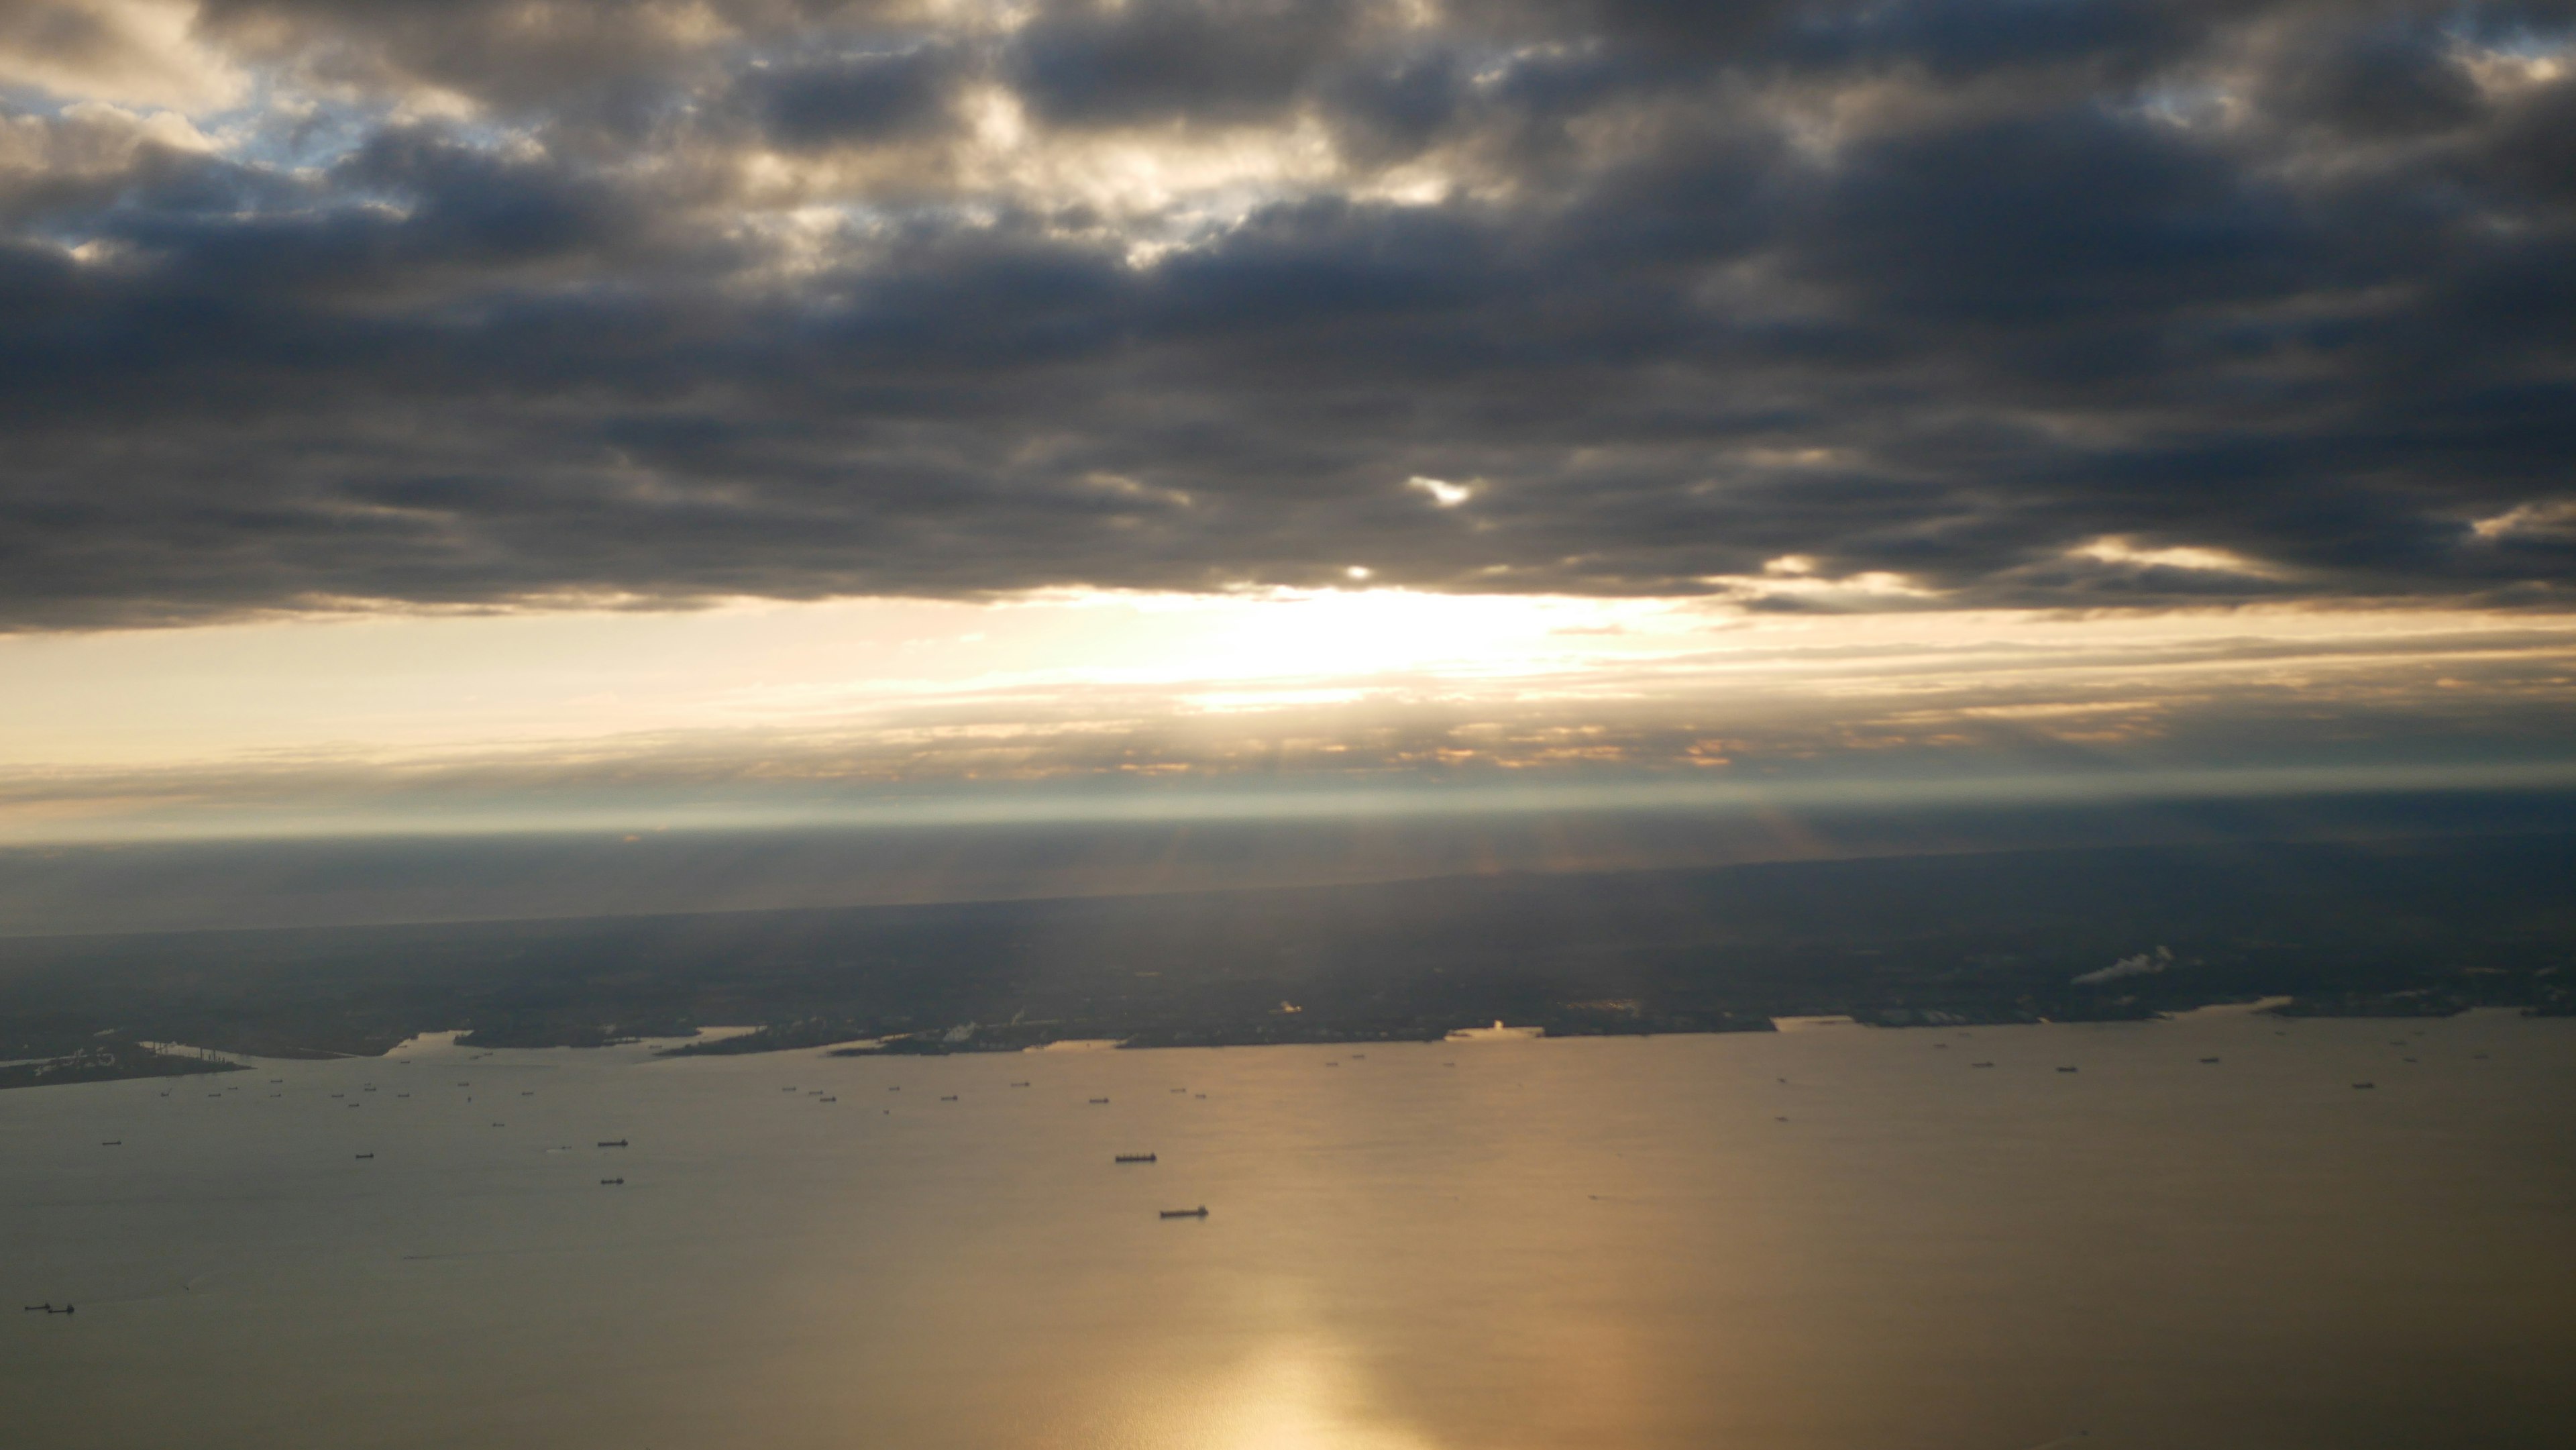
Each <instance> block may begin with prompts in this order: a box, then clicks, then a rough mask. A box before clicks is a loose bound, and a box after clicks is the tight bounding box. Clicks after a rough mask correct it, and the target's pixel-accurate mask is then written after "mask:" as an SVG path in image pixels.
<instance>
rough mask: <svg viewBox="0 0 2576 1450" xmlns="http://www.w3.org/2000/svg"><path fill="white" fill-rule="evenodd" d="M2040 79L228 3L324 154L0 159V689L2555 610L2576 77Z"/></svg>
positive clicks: (2026, 61)
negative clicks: (1116, 641)
mask: <svg viewBox="0 0 2576 1450" xmlns="http://www.w3.org/2000/svg"><path fill="white" fill-rule="evenodd" d="M2046 12H2047V13H2046V14H2045V15H2041V14H2039V13H2038V12H2036V11H2031V10H2030V9H2029V7H2022V6H2016V5H2012V4H2000V5H1971V4H1966V3H1964V0H1925V3H1917V4H1912V5H1902V4H1900V5H1875V6H1868V7H1857V8H1856V7H1845V6H1831V5H1801V6H1775V7H1749V8H1747V7H1709V6H1651V5H1650V6H1631V5H1585V6H1546V5H1534V4H1533V5H1505V4H1492V5H1461V6H1456V7H1453V8H1452V9H1451V11H1450V12H1448V14H1447V18H1446V19H1444V20H1442V21H1441V22H1439V23H1438V24H1436V25H1433V26H1430V27H1428V28H1424V27H1418V26H1412V25H1409V24H1406V23H1402V20H1401V15H1400V14H1399V13H1398V12H1395V11H1393V10H1384V11H1381V10H1377V9H1371V8H1366V7H1362V6H1359V5H1356V4H1349V5H1345V4H1319V5H1291V4H1284V3H1281V4H1273V3H1260V4H1233V3H1227V4H1217V3H1210V4H1206V5H1198V4H1190V3H1185V0H1155V3H1152V4H1146V5H1131V6H1127V7H1124V8H1122V9H1119V10H1116V11H1114V12H1113V11H1110V10H1106V9H1095V8H1092V7H1089V6H1084V5H1068V6H1059V7H1050V8H1047V9H1045V10H1044V11H1042V12H1041V13H1040V14H1039V15H1038V17H1037V18H1036V19H1035V20H1034V21H1032V22H1031V23H1030V24H1029V25H1027V26H1025V27H1023V28H1021V29H1019V30H1018V31H1016V32H1009V33H1005V32H1001V31H974V30H966V29H956V30H941V29H939V28H938V27H937V25H935V24H934V23H933V22H932V20H931V19H929V18H926V17H927V12H912V11H908V10H905V9H902V8H899V7H867V6H850V7H837V6H820V5H814V6H805V5H798V4H792V3H789V0H758V3H754V0H740V3H730V4H724V5H718V6H715V7H713V8H712V9H710V10H708V11H707V12H706V13H707V14H709V15H713V16H715V17H716V18H717V19H718V20H719V21H720V22H721V23H720V24H718V25H716V26H715V27H713V28H712V29H709V28H708V27H705V26H701V27H699V28H698V29H696V30H692V29H691V28H690V27H689V26H686V25H682V24H679V23H677V21H676V20H675V19H674V17H675V16H677V15H678V13H679V12H678V11H677V10H676V9H674V8H672V7H668V6H660V5H655V4H647V3H641V0H638V3H630V4H610V3H604V0H603V3H595V4H577V3H572V0H559V3H553V4H547V5H540V6H535V7H527V6H516V5H514V6H508V7H503V6H498V5H482V4H466V5H459V6H449V7H435V8H432V9H424V8H422V7H417V6H409V5H390V4H388V5H369V4H346V5H343V4H334V5H327V6H326V5H319V4H313V5H306V4H302V3H300V0H258V3H253V0H221V3H216V4H212V5H209V6H208V7H207V9H206V11H205V13H204V15H203V17H202V19H201V23H200V34H201V36H203V37H204V38H205V39H206V40H207V41H208V42H209V43H210V44H214V45H217V46H218V47H230V50H229V51H228V52H227V53H229V54H232V55H234V56H235V57H236V58H238V59H239V60H240V61H241V62H242V63H244V64H252V65H258V66H264V67H268V68H269V73H270V74H271V75H272V77H273V83H274V84H276V85H278V86H282V87H286V88H288V89H289V90H291V89H292V87H293V86H294V85H296V84H300V83H302V82H299V81H297V80H296V77H299V76H302V77H323V76H328V77H334V78H336V80H335V81H334V84H335V85H338V86H342V87H345V88H347V89H345V90H343V91H335V92H334V93H333V94H334V95H335V96H338V97H339V99H335V100H332V101H331V102H330V104H331V105H332V106H333V107H336V108H337V109H335V110H333V111H332V112H331V116H332V117H333V119H332V122H331V124H332V125H333V126H335V127H338V128H340V130H343V131H346V132H347V133H348V134H349V136H350V138H351V139H350V141H349V143H348V144H346V145H340V146H337V147H336V148H335V149H332V150H331V151H330V154H328V155H325V156H321V157H319V158H315V157H311V156H307V155H305V154H304V153H303V152H300V151H296V150H295V149H294V147H295V146H303V145H308V144H318V143H311V142H309V141H307V140H301V139H292V138H300V137H305V136H307V135H308V133H310V132H311V129H312V126H313V124H314V123H313V122H312V121H311V120H310V118H309V117H305V118H299V117H291V116H287V115H286V114H285V113H283V112H280V113H278V115H276V116H274V117H270V118H266V119H262V118H261V117H259V116H253V117H252V119H251V121H250V122H248V123H246V124H248V126H249V128H250V129H249V130H248V131H247V132H244V133H243V134H246V135H248V136H249V137H250V139H249V140H248V141H235V142H227V143H226V145H225V146H223V147H222V148H220V149H219V151H218V152H216V153H211V154H210V153H205V152H201V151H192V150H185V149H181V148H174V147H173V146H171V145H169V144H167V143H166V142H164V141H153V140H150V139H149V138H148V136H147V135H146V128H147V127H148V126H152V125H158V126H161V127H163V128H164V134H175V133H170V132H168V130H167V128H168V126H169V125H170V124H171V123H169V122H167V121H157V122H156V121H152V120H151V119H150V118H149V117H148V116H146V115H144V114H143V113H141V112H137V111H120V112H115V113H109V112H105V111H100V110H98V109H96V108H91V109H86V110H84V109H81V108H80V107H79V106H78V105H77V104H76V103H75V102H74V100H72V99H69V98H64V97H54V98H50V99H47V98H42V97H38V98H35V99H33V100H28V99H25V98H22V99H21V100H20V101H19V102H13V103H12V104H15V105H17V106H18V109H17V110H16V111H15V112H14V113H12V114H10V115H9V116H7V117H6V118H5V123H6V125H7V127H8V128H9V129H8V130H7V131H6V132H0V135H5V136H7V137H10V138H18V139H17V140H15V141H13V142H12V143H11V144H12V145H13V146H14V148H15V149H12V150H10V151H8V152H7V153H5V155H0V310H5V311H6V313H7V315H8V316H9V317H10V318H11V319H12V325H11V326H10V327H9V328H7V329H6V330H0V427H5V428H6V429H7V431H8V435H9V447H8V450H7V453H6V456H5V458H0V621H5V622H6V623H7V624H9V625H12V626H16V627H39V628H41V627H56V626H73V625H86V624H100V623H119V622H128V623H131V622H179V621H187V620H192V619H202V618H213V617H222V616H225V615H229V614H235V613H239V612H244V611H259V610H270V609H291V608H298V607H307V606H309V605H311V604H312V603H314V602H316V601H327V600H330V599H343V598H366V599H381V600H396V601H413V602H419V603H436V604H458V603H503V602H509V601H514V600H528V599H540V598H546V597H554V596H562V595H568V594H578V595H582V596H586V597H591V596H600V595H616V596H625V597H631V598H636V599H641V600H644V601H648V602H649V601H660V602H664V603H673V604H677V603H684V602H686V601H687V600H690V599H692V598H697V597H703V596H709V595H719V594H729V593H750V594H762V595H773V596H779V597H817V596H824V595H830V594H835V593H849V592H906V593H928V594H975V593H980V592H988V591H1008V590H1013V589H1021V588H1028V587H1036V586H1047V585H1069V584H1088V585H1102V586H1139V587H1164V588H1205V587H1216V586H1222V585H1227V584H1236V583H1246V582H1252V583H1279V584H1317V583H1327V582H1332V581H1336V580H1338V579H1340V578H1341V577H1342V573H1343V570H1344V569H1346V568H1347V567H1348V566H1350V565H1352V564H1355V563H1356V564H1365V565H1367V566H1368V567H1370V568H1371V569H1373V570H1374V571H1376V577H1377V578H1378V579H1379V580H1381V581H1384V582H1391V583H1400V584H1410V585H1416V586H1421V587H1430V588H1447V589H1480V590H1484V589H1550V590H1567V591H1574V592H1592V593H1634V592H1696V591H1717V592H1742V589H1743V586H1742V585H1741V584H1740V583H1738V582H1730V581H1741V580H1743V579H1745V578H1751V577H1759V576H1761V574H1762V571H1763V570H1764V568H1765V566H1766V563H1767V562H1768V561H1771V560H1775V559H1778V558H1780V557H1782V556H1786V555H1799V556H1805V557H1806V558H1807V559H1809V560H1811V561H1812V564H1811V565H1810V566H1809V567H1811V568H1812V570H1813V571H1814V574H1815V575H1816V576H1817V577H1819V578H1823V579H1827V580H1830V579H1837V578H1849V577H1853V576H1861V575H1869V574H1873V573H1887V574H1894V575H1899V576H1903V579H1904V580H1905V581H1907V584H1908V588H1909V589H1910V590H1912V591H1913V592H1882V593H1881V594H1879V595H1877V596H1874V597H1875V599H1876V607H1908V608H1920V607H1937V606H1942V605H1954V604H1961V605H2002V604H2011V605H2041V606H2059V605H2084V606H2097V605H2099V606H2121V607H2127V606H2148V607H2151V606H2160V605H2169V604H2174V603H2183V602H2213V601H2215V602H2224V601H2230V600H2266V599H2274V600H2276V599H2319V600H2349V599H2386V598H2401V597H2416V598H2432V599H2454V600H2468V601H2479V602H2485V603H2493V604H2506V605H2518V606H2534V607H2563V606H2564V605H2565V604H2566V603H2567V602H2568V600H2567V580H2568V578H2569V566H2570V564H2571V563H2576V540H2571V538H2570V537H2569V535H2568V532H2567V531H2566V530H2564V529H2559V528H2553V527H2540V526H2522V525H2514V526H2507V525H2505V524H2500V523H2497V522H2495V521H2497V520H2503V519H2508V518H2522V519H2548V518H2554V517H2557V516H2558V515H2557V514H2555V513H2553V512H2551V510H2553V509H2557V508H2560V507H2562V506H2563V505H2564V504H2566V503H2567V502H2568V501H2569V500H2570V499H2571V497H2576V484H2571V480H2570V478H2569V476H2568V474H2567V471H2566V466H2565V460H2566V459H2567V458H2569V457H2571V456H2576V383H2571V382H2570V379H2571V377H2576V368H2571V364H2576V342H2571V338H2576V325H2571V324H2576V281H2571V280H2570V279H2571V278H2576V185H2571V182H2570V181H2569V178H2570V177H2571V176H2576V151H2571V149H2570V148H2571V145H2576V142H2571V141H2570V139H2569V138H2570V137H2571V136H2576V77H2571V76H2570V75H2569V74H2567V68H2566V66H2565V64H2564V63H2563V61H2562V62H2558V63H2556V68H2555V69H2552V67H2551V66H2550V65H2546V64H2538V63H2535V61H2534V58H2535V57H2545V56H2548V55H2563V54H2564V53H2565V48H2566V47H2567V46H2568V45H2569V44H2570V43H2571V39H2572V38H2576V21H2571V18H2570V11H2569V10H2568V9H2567V8H2566V7H2551V6H2521V7H2510V8H2501V7H2485V8H2481V7H2471V8H2470V9H2468V10H2465V11H2461V10H2454V9H2450V8H2442V9H2434V8H2429V7H2406V6H2380V7H2319V6H2310V5H2304V4H2298V3H2291V0H2280V3H2270V4H2266V3H2254V0H2248V3H2244V4H2228V5H2220V4H2212V5H2207V6H2176V7H2149V8H2143V9H2142V8H2138V7H2132V6H2125V5H2120V4H2098V5H2087V4H2072V3H2070V4H2066V5H2058V6H2050V7H2046ZM11 43H13V42H11V41H9V40H6V39H0V45H6V44H11ZM14 43H23V42H14ZM2006 73H2009V74H2008V76H2007V75H2006ZM550 74H551V75H553V76H554V77H555V79H554V81H553V83H551V85H549V84H548V83H546V82H545V81H544V77H546V76H547V75H550ZM1998 76H2005V78H2004V79H2001V80H1998V79H1997V77H1998ZM426 85H435V86H437V87H440V88H442V89H443V90H444V91H445V92H450V93H453V94H457V95H464V96H468V97H474V98H479V102H480V104H481V105H482V106H483V107H484V109H483V110H481V111H479V112H477V113H475V114H472V115H466V116H460V117H457V118H455V119H451V120H447V121H437V122H431V121H423V120H421V119H418V117H417V116H416V115H414V114H412V111H416V110H417V109H418V103H419V99H420V96H421V95H422V94H424V93H423V92H420V91H419V90H418V89H417V88H418V87H420V86H426ZM993 86H1002V87H1006V88H1011V89H1015V90H1016V92H1017V94H1018V96H1019V99H1020V101H1021V104H1022V114H1023V118H1024V120H1023V124H1024V126H1025V128H1026V131H1025V134H1024V135H1023V136H1022V138H1021V139H1020V140H1018V141H1016V142H1012V143H1009V148H1011V149H1004V150H999V151H997V150H994V149H992V148H994V147H995V146H998V145H1002V144H1004V143H1000V142H995V141H993V140H992V139H991V138H990V137H986V136H982V135H980V133H973V132H972V131H971V128H968V127H966V126H965V125H964V124H963V123H962V121H961V119H960V118H961V114H962V112H961V107H963V106H964V105H965V104H966V100H965V98H966V97H968V96H969V95H970V94H971V93H976V92H977V89H978V88H982V87H993ZM2213 86H2227V87H2233V88H2234V89H2232V90H2230V91H2228V93H2227V94H2226V95H2225V96H2224V97H2223V98H2213V96H2212V94H2211V93H2210V88H2211V87H2213ZM352 96H354V97H355V98H356V99H354V100H352V99H349V97H352ZM2221 99H2223V101H2224V104H2223V105H2221V104H2220V100H2221ZM1828 118H1830V122H1829V123H1828ZM210 124H211V123H210ZM299 127H300V128H303V129H301V130H299V129H297V128H299ZM334 134H337V133H336V132H335V133H334ZM280 137H288V138H290V139H289V140H281V139H277V138H280ZM1318 138H1322V139H1321V141H1320V143H1319V141H1318ZM290 140H292V144H290ZM1319 144H1320V145H1321V147H1322V149H1321V150H1318V149H1317V147H1318V145H1319ZM1191 146H1198V147H1202V148H1205V149H1201V150H1198V151H1189V150H1187V149H1186V148H1188V147H1191ZM979 148H981V149H979ZM1158 148H1160V149H1159V150H1158ZM1173 148H1181V149H1173ZM897 151H900V152H901V153H902V159H901V161H900V166H899V168H898V169H896V170H880V171H877V172H868V171H866V170H865V169H864V164H863V163H868V162H869V161H870V158H872V157H877V156H879V155H880V154H885V155H892V154H893V153H894V152H897ZM774 153H783V154H785V155H786V156H787V157H788V158H790V159H789V161H788V162H787V163H783V164H782V163H779V162H777V161H776V160H775V156H774ZM1139 155H1143V156H1156V155H1160V156H1162V157H1164V158H1165V159H1167V160H1168V162H1169V170H1168V171H1167V172H1162V173H1156V175H1155V177H1154V179H1153V180H1152V184H1151V185H1150V186H1146V187H1142V188H1129V189H1124V190H1122V189H1120V188H1121V186H1122V185H1123V184H1124V183H1123V182H1119V181H1118V178H1120V177H1123V176H1126V175H1128V174H1129V172H1128V171H1126V170H1123V169H1122V168H1126V167H1129V165H1130V160H1129V159H1125V158H1133V157H1135V156H1139ZM799 158H801V159H799ZM1247 158H1248V159H1247ZM782 165H783V169H782ZM851 165H860V166H861V169H860V170H858V171H848V170H846V168H847V167H848V166H851ZM885 165H886V166H889V167H893V166H895V165H896V163H895V162H893V161H888V162H886V163H885ZM799 167H802V168H804V169H801V170H800V169H798V168H799ZM836 167H838V168H845V169H841V170H835V169H833V168H836ZM764 168H766V169H764ZM1229 168H1231V169H1229ZM852 176H857V177H859V178H860V179H857V180H852V179H850V178H851V177H852ZM889 177H891V178H893V179H891V180H889V179H888V178H889ZM1103 178H1108V180H1107V181H1104V180H1103ZM74 248H78V249H79V251H78V252H77V254H76V253H75V252H74V250H73V249H74ZM1417 474H1420V475H1424V476H1430V477H1438V478H1475V479H1478V480H1481V481H1482V482H1481V484H1480V486H1479V487H1478V489H1477V491H1476V493H1475V495H1474V497H1473V499H1472V500H1471V501H1470V502H1468V503H1466V504H1464V505H1462V506H1460V507H1458V508H1454V509H1439V508H1432V507H1428V506H1426V505H1425V504H1424V502H1423V500H1422V498H1421V496H1420V494H1419V492H1418V491H1416V490H1410V489H1408V488H1406V487H1405V486H1404V480H1406V479H1407V478H1410V477H1412V476H1414V475H1417ZM2517 510H2520V511H2522V512H2521V513H2517V512H2516V511H2517ZM2231 560H2233V561H2236V562H2233V563H2231V562H2230V561H2231ZM1756 592H1759V591H1756ZM1819 601H1826V602H1830V603H1831V604H1832V606H1833V607H1838V608H1842V607H1855V606H1857V605H1859V604H1862V603H1864V602H1867V600H1866V599H1865V597H1864V596H1861V595H1858V594H1852V593H1849V592H1846V593H1843V594H1836V595H1831V596H1827V595H1823V594H1813V595H1800V594H1795V593H1789V592H1784V591H1771V592H1770V593H1768V594H1767V595H1765V596H1764V602H1766V603H1767V604H1768V605H1769V606H1771V607H1800V606H1801V605H1802V603H1803V604H1804V605H1805V606H1807V607H1814V606H1815V605H1817V604H1818V602H1819Z"/></svg>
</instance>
